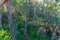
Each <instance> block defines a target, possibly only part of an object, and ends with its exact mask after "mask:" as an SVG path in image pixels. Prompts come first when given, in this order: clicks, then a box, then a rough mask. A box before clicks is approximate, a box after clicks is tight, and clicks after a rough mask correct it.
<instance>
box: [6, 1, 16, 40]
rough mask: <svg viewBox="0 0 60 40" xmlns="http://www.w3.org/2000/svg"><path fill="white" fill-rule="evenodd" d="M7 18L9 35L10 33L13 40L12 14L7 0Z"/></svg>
mask: <svg viewBox="0 0 60 40" xmlns="http://www.w3.org/2000/svg"><path fill="white" fill-rule="evenodd" d="M7 16H8V23H9V26H10V33H11V37H12V38H11V40H15V35H14V26H13V23H12V13H11V9H10V0H8V2H7Z"/></svg>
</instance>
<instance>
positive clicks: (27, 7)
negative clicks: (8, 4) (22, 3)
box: [24, 0, 30, 40]
mask: <svg viewBox="0 0 60 40" xmlns="http://www.w3.org/2000/svg"><path fill="white" fill-rule="evenodd" d="M29 7H30V0H27V4H26V19H25V27H24V38H25V40H27V36H28V35H27V25H28V13H29Z"/></svg>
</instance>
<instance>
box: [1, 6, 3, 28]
mask: <svg viewBox="0 0 60 40" xmlns="http://www.w3.org/2000/svg"><path fill="white" fill-rule="evenodd" d="M2 9H3V6H2V7H1V9H0V29H1V28H2Z"/></svg>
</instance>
